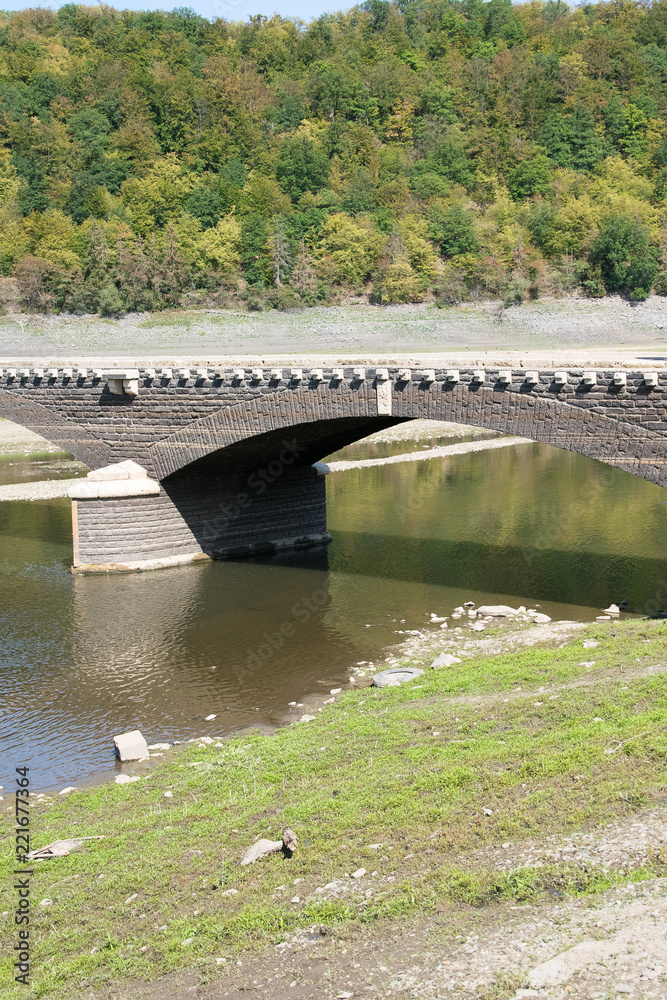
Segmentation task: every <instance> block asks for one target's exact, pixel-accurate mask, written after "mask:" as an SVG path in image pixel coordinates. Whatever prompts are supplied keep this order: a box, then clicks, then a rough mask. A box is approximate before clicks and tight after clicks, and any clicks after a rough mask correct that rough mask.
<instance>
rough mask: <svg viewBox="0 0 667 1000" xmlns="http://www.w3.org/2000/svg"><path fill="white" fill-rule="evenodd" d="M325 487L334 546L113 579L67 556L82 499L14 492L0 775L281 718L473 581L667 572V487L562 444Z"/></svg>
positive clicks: (87, 765) (639, 606) (588, 583)
mask: <svg viewBox="0 0 667 1000" xmlns="http://www.w3.org/2000/svg"><path fill="white" fill-rule="evenodd" d="M401 447H402V446H401ZM357 448H358V446H357ZM341 457H346V458H347V457H349V455H348V454H346V455H345V456H341ZM362 457H368V455H363V456H362ZM327 493H328V517H329V527H330V530H331V531H332V534H333V538H334V541H333V543H332V545H331V546H330V547H329V549H328V550H324V551H320V552H310V553H305V554H304V553H301V554H299V556H292V557H289V556H283V557H281V558H280V559H271V558H265V559H255V560H253V561H250V560H248V561H243V562H237V563H224V562H221V563H201V564H196V565H192V566H185V567H178V568H174V569H171V570H169V571H160V572H156V573H148V574H136V575H135V574H131V575H122V576H108V577H107V576H91V577H72V576H71V575H70V573H69V572H68V568H69V564H70V561H71V528H70V510H69V503H68V501H66V500H52V501H37V502H34V503H26V502H18V503H17V502H14V503H0V536H1V538H2V546H1V549H0V617H1V626H2V635H3V644H2V650H1V651H0V677H1V678H2V700H1V703H0V784H5V785H7V781H6V780H3V778H5V779H6V777H7V775H8V773H9V770H10V769H13V767H14V766H15V765H16V764H17V763H27V764H29V765H30V766H31V767H33V768H34V781H35V785H36V786H37V787H52V786H56V787H62V785H63V784H70V783H76V782H77V781H80V780H81V779H82V778H84V777H85V776H86V775H90V774H91V773H93V772H101V771H103V770H104V769H109V768H113V759H112V754H111V743H110V740H111V737H112V735H113V734H114V733H117V732H121V731H124V730H128V729H134V728H140V729H141V730H142V731H143V732H144V733H145V735H146V736H147V738H148V739H149V742H150V741H158V740H161V739H167V740H172V739H174V738H178V739H187V738H188V737H189V736H192V735H200V734H202V735H203V734H209V735H216V734H224V733H227V732H229V731H230V730H233V729H238V728H242V727H244V726H247V725H249V724H262V725H270V724H277V723H280V722H281V720H282V719H283V718H284V717H285V712H286V708H287V704H288V702H290V701H303V700H304V699H307V697H308V695H309V694H313V693H315V692H321V691H322V690H328V688H329V687H334V686H336V687H338V686H340V685H341V683H342V682H343V681H344V679H345V678H346V677H347V670H348V668H349V666H350V664H352V663H355V662H357V661H359V660H372V659H377V658H379V657H382V656H384V655H385V653H384V650H385V649H386V647H387V645H389V644H391V643H395V642H400V641H402V640H403V638H404V635H403V632H404V631H405V630H407V629H419V628H422V627H424V626H425V625H426V623H427V621H428V618H429V616H430V613H431V612H436V613H442V612H445V613H447V612H449V611H450V610H451V609H452V607H454V606H455V605H457V604H459V603H461V602H462V601H464V600H467V599H472V600H475V601H478V602H482V601H483V602H487V603H498V602H502V603H509V604H519V603H530V604H533V605H534V604H536V603H539V604H541V606H542V608H543V610H545V611H546V612H547V613H549V614H551V615H552V617H555V618H592V617H594V616H595V615H596V614H597V613H598V612H599V609H600V608H602V607H605V606H606V605H607V604H608V603H609V602H610V601H611V600H618V599H627V600H628V601H629V602H630V608H631V610H634V611H636V612H643V611H646V610H654V609H655V607H654V606H652V602H653V605H656V602H657V603H660V598H659V597H656V595H657V594H658V593H659V591H660V588H661V587H662V588H663V592H665V590H667V588H665V585H664V584H663V583H662V579H663V575H664V565H663V564H664V560H665V556H666V555H667V551H666V550H667V542H666V541H665V539H666V534H665V530H664V529H665V517H666V516H667V508H666V507H665V506H663V505H662V499H663V496H664V491H663V490H662V489H660V488H659V487H657V486H654V485H652V484H650V483H646V482H644V481H643V480H640V479H636V478H634V477H632V476H630V475H627V474H626V473H623V472H620V471H619V470H616V469H612V468H608V467H606V466H604V465H601V464H600V463H597V462H593V461H591V460H588V459H584V458H582V457H580V456H577V455H571V454H568V453H565V452H559V451H556V450H554V449H552V448H549V447H548V446H544V445H537V444H534V445H533V444H528V445H520V446H516V447H512V448H506V449H500V450H497V451H488V452H478V453H473V454H468V455H462V456H456V457H453V458H446V459H437V460H427V461H423V462H414V463H408V464H399V465H389V466H382V467H371V468H366V469H352V470H350V471H346V472H342V473H335V474H332V475H331V476H330V477H328V483H327ZM211 714H215V715H216V716H217V718H216V719H215V720H212V721H208V722H207V721H205V720H206V717H207V716H208V715H211Z"/></svg>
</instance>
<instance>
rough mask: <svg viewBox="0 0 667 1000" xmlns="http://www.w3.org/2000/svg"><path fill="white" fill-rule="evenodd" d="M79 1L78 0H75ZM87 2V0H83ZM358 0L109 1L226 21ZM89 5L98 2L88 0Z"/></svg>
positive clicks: (6, 5)
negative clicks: (184, 9)
mask: <svg viewBox="0 0 667 1000" xmlns="http://www.w3.org/2000/svg"><path fill="white" fill-rule="evenodd" d="M63 2H64V0H56V2H51V3H49V2H48V0H41V2H40V0H34V2H33V3H30V2H28V3H26V2H25V0H22V2H21V0H14V2H12V0H0V9H2V10H24V9H25V8H26V7H49V8H51V10H57V9H58V8H59V7H62V5H63ZM74 2H77V0H74ZM81 2H82V3H85V0H81ZM356 2H358V0H349V2H347V3H346V2H344V0H343V2H340V3H327V2H326V0H198V2H188V0H180V2H179V0H166V2H163V3H159V2H158V3H151V2H150V0H147V2H145V3H142V2H140V0H139V2H135V0H118V2H111V3H109V6H110V7H115V8H116V9H117V10H173V8H174V7H177V6H178V7H192V9H193V10H195V11H196V12H197V13H198V14H201V15H202V16H203V17H208V18H210V19H213V18H215V17H222V18H224V19H225V20H226V21H246V20H247V19H248V17H249V16H250V15H251V14H266V15H267V16H268V17H270V16H271V14H275V13H276V12H278V13H280V14H282V16H283V17H295V18H301V20H302V21H312V19H313V18H314V17H319V15H320V14H323V13H325V11H337V10H347V9H349V8H350V7H353V6H354V5H355V3H356ZM87 6H91V7H92V6H95V5H94V3H92V2H91V0H88V3H87Z"/></svg>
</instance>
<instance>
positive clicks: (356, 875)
mask: <svg viewBox="0 0 667 1000" xmlns="http://www.w3.org/2000/svg"><path fill="white" fill-rule="evenodd" d="M365 874H366V869H365V868H357V870H356V872H352V874H351V875H350V878H361V877H362V876H363V875H365Z"/></svg>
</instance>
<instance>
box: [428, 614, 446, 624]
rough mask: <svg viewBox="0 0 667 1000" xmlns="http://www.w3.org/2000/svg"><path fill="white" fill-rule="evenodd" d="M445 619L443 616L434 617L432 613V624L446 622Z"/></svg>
mask: <svg viewBox="0 0 667 1000" xmlns="http://www.w3.org/2000/svg"><path fill="white" fill-rule="evenodd" d="M444 621H445V619H444V618H443V617H442V616H441V615H434V614H433V612H431V624H432V625H434V624H435V623H436V622H444Z"/></svg>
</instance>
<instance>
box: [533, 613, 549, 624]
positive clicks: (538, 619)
mask: <svg viewBox="0 0 667 1000" xmlns="http://www.w3.org/2000/svg"><path fill="white" fill-rule="evenodd" d="M533 621H534V622H535V624H536V625H548V624H549V622H550V621H551V618H549V615H543V614H541V613H540V612H538V613H537V614H534V615H533Z"/></svg>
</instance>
